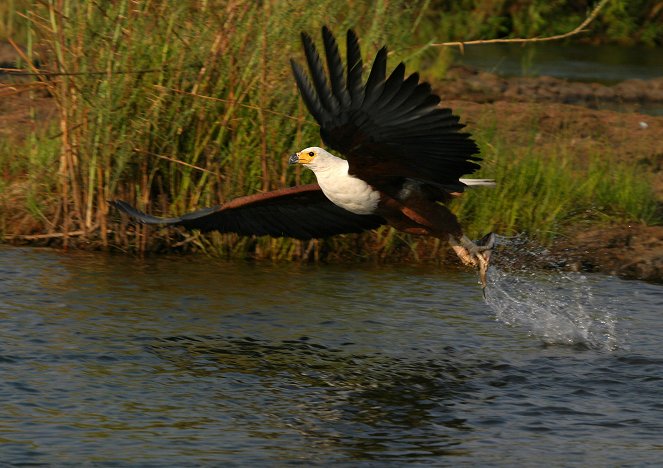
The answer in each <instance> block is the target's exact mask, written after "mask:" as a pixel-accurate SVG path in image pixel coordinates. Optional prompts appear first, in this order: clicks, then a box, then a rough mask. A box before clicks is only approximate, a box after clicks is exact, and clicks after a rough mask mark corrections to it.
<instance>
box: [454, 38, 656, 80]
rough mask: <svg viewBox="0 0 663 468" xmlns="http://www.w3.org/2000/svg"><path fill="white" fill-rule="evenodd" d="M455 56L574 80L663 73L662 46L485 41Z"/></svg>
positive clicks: (503, 70) (489, 67) (518, 72)
mask: <svg viewBox="0 0 663 468" xmlns="http://www.w3.org/2000/svg"><path fill="white" fill-rule="evenodd" d="M455 60H456V62H458V63H461V64H464V65H468V66H471V67H474V68H479V69H481V70H486V71H490V72H493V73H498V74H500V75H506V76H523V75H524V76H539V75H545V76H554V77H557V78H565V79H568V80H572V81H597V82H601V83H616V82H619V81H624V80H630V79H640V80H647V79H652V78H661V77H663V49H661V48H660V47H645V46H632V47H624V46H619V45H602V46H591V45H586V44H574V43H568V44H564V43H560V42H546V43H539V44H527V45H522V44H484V45H477V46H467V47H465V50H464V53H463V54H460V53H458V52H456V54H455Z"/></svg>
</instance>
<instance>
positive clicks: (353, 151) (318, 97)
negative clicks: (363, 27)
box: [291, 27, 481, 188]
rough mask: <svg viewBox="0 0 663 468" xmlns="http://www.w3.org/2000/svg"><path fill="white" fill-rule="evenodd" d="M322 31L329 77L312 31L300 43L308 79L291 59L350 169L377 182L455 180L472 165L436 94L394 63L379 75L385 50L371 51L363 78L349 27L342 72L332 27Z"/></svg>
mask: <svg viewBox="0 0 663 468" xmlns="http://www.w3.org/2000/svg"><path fill="white" fill-rule="evenodd" d="M322 38H323V42H324V48H325V55H326V57H327V68H328V70H329V79H327V75H326V74H325V70H324V66H323V64H322V60H321V59H320V55H319V54H318V51H317V50H316V47H315V45H314V44H313V40H312V39H311V37H310V36H309V35H308V34H306V33H302V43H303V44H304V52H305V54H306V61H307V63H308V68H309V71H310V76H311V79H310V80H309V78H308V77H307V74H306V73H305V72H304V70H303V69H302V67H300V66H299V65H298V64H297V63H296V62H295V61H294V60H291V64H292V69H293V73H294V76H295V80H296V81H297V86H298V87H299V90H300V92H301V94H302V97H303V99H304V102H305V103H306V106H307V108H308V110H309V112H310V113H311V114H312V115H313V117H314V118H315V120H317V121H318V123H319V124H320V135H321V136H322V140H323V141H324V142H325V144H327V145H328V146H330V147H331V148H333V149H334V150H336V151H340V152H341V153H343V154H345V155H346V157H347V159H348V163H349V165H350V173H351V174H352V175H354V176H356V177H359V178H361V179H363V180H365V181H367V182H368V183H370V184H371V185H373V186H375V187H377V188H380V186H381V185H385V184H389V183H390V182H392V181H391V180H390V179H393V178H403V177H407V178H413V179H419V180H422V181H426V182H429V183H433V184H439V185H448V184H458V179H459V177H461V176H462V175H463V174H468V173H471V172H474V171H475V170H476V169H478V168H479V165H478V164H477V163H475V162H474V161H480V160H481V158H479V157H477V156H474V155H475V154H476V153H477V152H478V148H477V146H476V144H475V143H474V141H472V140H471V139H470V138H469V135H468V134H467V133H461V132H459V130H460V129H461V128H462V127H463V125H461V124H459V123H458V117H456V116H455V115H452V113H451V110H450V109H444V108H440V107H439V106H438V104H439V102H440V98H439V96H437V95H436V94H434V93H433V92H432V90H431V87H430V85H429V84H428V83H426V82H421V83H420V82H419V75H418V74H417V73H413V74H411V75H410V76H408V77H407V78H405V65H404V64H403V63H401V64H399V65H398V66H397V67H396V68H395V69H394V71H393V72H392V73H391V75H390V76H389V77H388V78H387V77H386V67H387V49H386V48H384V47H383V48H382V49H380V50H379V51H378V53H377V56H376V57H375V61H374V63H373V67H372V68H371V72H370V74H369V77H368V80H367V81H366V83H365V84H363V78H362V59H361V52H360V49H359V42H358V40H357V36H356V35H355V33H354V31H352V30H349V31H348V34H347V62H348V67H347V76H346V78H345V80H344V75H345V70H344V67H343V63H342V61H341V57H340V54H339V51H338V45H337V43H336V40H335V39H334V36H333V35H332V33H331V32H330V31H329V29H327V27H323V29H322Z"/></svg>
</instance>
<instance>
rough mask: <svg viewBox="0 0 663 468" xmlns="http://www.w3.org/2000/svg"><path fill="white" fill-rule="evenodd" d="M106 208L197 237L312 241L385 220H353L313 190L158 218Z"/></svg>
mask: <svg viewBox="0 0 663 468" xmlns="http://www.w3.org/2000/svg"><path fill="white" fill-rule="evenodd" d="M111 205H113V206H115V207H116V208H118V209H119V210H120V211H123V212H124V213H126V214H128V215H129V216H130V217H132V218H133V219H135V220H136V221H138V222H140V223H143V224H153V225H162V226H183V227H185V228H187V229H199V230H201V231H219V232H234V233H237V234H242V235H247V236H248V235H255V236H265V235H267V236H272V237H294V238H296V239H313V238H318V237H327V236H333V235H336V234H344V233H355V232H362V231H366V230H369V229H375V228H377V227H378V226H381V225H382V224H385V223H386V222H385V220H384V219H383V218H381V217H380V216H374V215H358V214H355V213H351V212H349V211H347V210H345V209H343V208H340V207H338V206H336V205H334V204H333V203H332V202H331V201H329V199H327V197H325V196H324V194H323V193H322V190H320V187H319V186H318V185H317V184H310V185H302V186H298V187H293V188H290V189H283V190H276V191H273V192H268V193H263V194H259V195H250V196H247V197H240V198H236V199H234V200H232V201H230V202H228V203H225V204H223V205H220V206H215V207H212V208H205V209H202V210H198V211H194V212H192V213H187V214H185V215H182V216H179V217H173V218H159V217H156V216H151V215H148V214H145V213H143V212H142V211H139V210H137V209H136V208H134V207H132V206H131V205H129V204H128V203H126V202H124V201H121V200H115V201H112V202H111Z"/></svg>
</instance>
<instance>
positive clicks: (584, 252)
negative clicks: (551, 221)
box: [554, 225, 663, 283]
mask: <svg viewBox="0 0 663 468" xmlns="http://www.w3.org/2000/svg"><path fill="white" fill-rule="evenodd" d="M554 254H555V255H556V256H557V257H559V258H560V259H563V260H562V261H563V262H564V263H565V265H566V266H567V267H570V268H571V269H574V270H576V271H593V272H602V273H608V274H612V275H617V276H620V277H622V278H628V279H640V280H645V281H654V282H659V283H661V282H663V226H642V225H631V226H628V225H627V226H612V227H607V228H606V227H604V228H597V229H592V230H588V231H579V232H575V233H572V234H570V235H569V236H568V237H566V238H565V239H560V240H558V241H557V243H556V244H555V247H554Z"/></svg>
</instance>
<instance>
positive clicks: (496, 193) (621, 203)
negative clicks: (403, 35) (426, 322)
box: [456, 131, 658, 243]
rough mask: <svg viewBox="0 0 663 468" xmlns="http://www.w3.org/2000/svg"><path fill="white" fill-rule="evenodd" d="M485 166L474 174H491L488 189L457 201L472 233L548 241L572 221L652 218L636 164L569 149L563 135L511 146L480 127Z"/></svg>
mask: <svg viewBox="0 0 663 468" xmlns="http://www.w3.org/2000/svg"><path fill="white" fill-rule="evenodd" d="M477 140H478V142H479V143H480V145H481V147H482V154H483V156H484V158H485V161H486V162H485V164H484V167H483V168H482V170H481V171H480V172H479V173H478V175H479V176H481V175H484V176H485V177H492V178H495V179H496V180H497V181H498V183H499V185H498V187H497V188H496V189H493V190H486V189H483V190H471V191H468V192H467V193H466V194H465V195H463V197H462V200H459V201H458V202H457V205H456V213H457V215H458V216H459V217H460V218H461V219H463V220H467V221H466V222H465V227H466V230H467V231H468V233H469V234H470V235H472V236H474V237H478V236H480V235H483V234H485V233H486V232H490V231H495V232H499V233H500V234H503V235H514V234H517V233H519V232H526V233H528V235H529V236H530V237H531V238H534V239H537V240H538V241H540V242H543V243H547V242H549V241H551V240H553V239H554V237H555V236H556V235H559V234H560V233H562V232H563V230H564V229H565V228H567V227H568V226H570V225H574V224H578V223H601V222H608V223H609V222H624V221H635V222H642V223H646V224H653V223H656V222H657V220H658V218H657V201H656V197H655V195H654V192H653V190H652V188H651V184H650V183H649V181H648V180H646V179H643V175H642V174H643V171H642V170H639V168H638V167H634V166H633V165H628V164H625V163H623V162H620V161H619V158H618V154H617V153H616V152H614V153H612V154H610V153H602V154H600V155H599V154H595V155H590V158H589V163H588V162H587V161H584V160H583V157H582V156H581V155H578V154H576V153H574V148H573V144H572V143H570V142H571V141H572V140H571V139H570V138H568V139H566V140H564V139H560V141H559V143H558V144H557V145H555V146H554V147H552V148H550V147H546V148H545V150H541V149H539V148H538V147H537V145H536V144H534V142H532V144H531V145H529V146H527V147H524V148H515V149H514V148H513V146H512V145H511V146H510V145H508V144H507V143H506V142H505V141H504V140H503V138H502V137H501V136H500V135H497V134H494V133H493V132H492V131H484V132H479V133H478V134H477Z"/></svg>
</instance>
